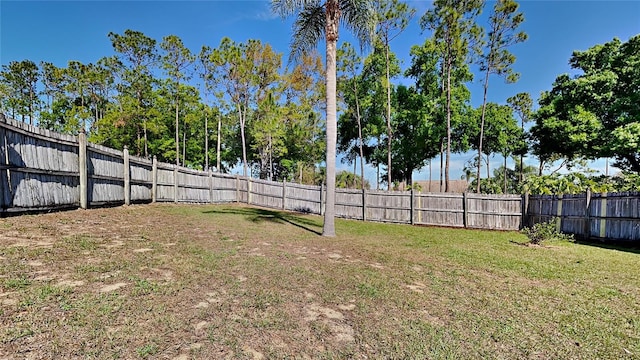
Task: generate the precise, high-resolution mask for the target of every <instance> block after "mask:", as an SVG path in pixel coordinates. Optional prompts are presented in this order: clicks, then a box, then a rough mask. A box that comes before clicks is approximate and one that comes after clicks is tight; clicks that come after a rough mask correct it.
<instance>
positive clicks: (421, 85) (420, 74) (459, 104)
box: [405, 38, 477, 191]
mask: <svg viewBox="0 0 640 360" xmlns="http://www.w3.org/2000/svg"><path fill="white" fill-rule="evenodd" d="M405 74H406V75H407V76H409V77H412V78H414V79H415V81H416V91H417V92H418V93H419V94H421V95H422V96H423V97H424V98H425V99H426V101H427V103H426V106H427V107H428V108H429V109H430V110H429V111H430V119H431V120H430V126H431V127H432V130H431V131H432V136H434V137H438V136H439V142H438V144H436V145H435V146H436V148H439V153H440V191H443V190H445V187H446V186H445V181H444V173H445V171H444V170H445V166H444V152H445V150H446V149H445V145H446V143H447V133H448V132H447V116H446V114H447V110H446V109H447V99H449V109H450V116H449V134H450V137H451V151H452V152H466V151H468V150H469V148H470V147H471V142H472V141H474V140H475V139H476V135H475V134H476V133H477V124H476V123H475V122H473V121H469V119H470V118H472V115H471V113H472V112H473V110H472V109H471V108H470V105H469V100H470V98H471V93H470V92H469V89H468V88H467V86H466V85H465V82H468V81H470V80H471V79H472V74H471V73H470V71H469V67H468V66H467V65H464V66H460V67H458V68H456V69H454V71H452V72H451V74H450V81H449V83H450V85H451V89H450V90H451V91H450V93H449V97H447V96H446V95H447V93H446V92H445V86H446V83H447V79H446V76H445V73H444V63H443V62H442V53H441V51H440V49H439V48H438V44H437V42H436V41H435V39H431V38H430V39H427V40H426V41H425V42H424V44H423V45H420V46H419V45H414V46H413V47H412V48H411V66H410V67H409V69H407V71H406V72H405ZM430 180H431V179H430Z"/></svg>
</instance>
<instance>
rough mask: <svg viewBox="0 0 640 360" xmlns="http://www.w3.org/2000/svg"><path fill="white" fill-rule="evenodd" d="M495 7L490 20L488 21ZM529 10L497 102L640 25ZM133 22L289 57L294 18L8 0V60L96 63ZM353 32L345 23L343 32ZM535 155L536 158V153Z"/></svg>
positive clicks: (610, 16) (621, 7)
mask: <svg viewBox="0 0 640 360" xmlns="http://www.w3.org/2000/svg"><path fill="white" fill-rule="evenodd" d="M409 3H410V4H411V6H413V7H414V8H416V9H417V13H416V16H415V17H414V19H413V21H412V23H411V24H410V26H409V27H408V28H407V29H406V31H405V32H404V33H403V34H402V35H401V36H399V37H398V38H397V39H395V40H394V42H392V44H391V47H392V50H393V51H394V52H395V53H396V54H397V56H398V57H399V58H400V59H401V60H402V61H403V64H402V67H403V69H404V68H406V67H407V66H409V64H410V57H409V50H410V48H411V46H413V45H419V44H422V43H423V42H424V40H425V38H426V37H427V36H429V34H428V33H422V32H421V30H420V27H419V25H418V20H419V18H420V16H421V15H422V14H424V12H425V10H427V9H428V8H429V7H430V6H431V2H430V1H409ZM488 5H489V6H490V5H492V2H489V4H488ZM488 9H489V7H487V8H486V10H485V15H484V16H483V17H482V18H481V21H485V20H486V13H487V12H488ZM520 9H521V11H522V12H523V13H524V15H525V22H524V24H523V25H522V27H521V29H522V30H524V31H525V32H527V34H528V35H529V40H528V41H527V42H525V43H522V44H518V45H516V46H514V47H512V49H511V50H512V52H513V53H514V54H515V55H516V57H517V61H516V63H515V65H514V69H515V70H516V71H517V72H519V73H520V74H521V78H520V81H519V82H517V83H516V84H505V83H504V81H503V80H502V79H500V78H497V77H492V78H491V79H490V83H489V84H490V87H489V93H488V98H489V101H493V102H497V103H505V101H506V99H507V98H508V97H509V96H512V95H514V94H516V93H518V92H529V93H530V94H531V95H532V97H533V98H534V99H537V97H538V95H539V94H540V92H541V91H544V90H549V89H550V88H551V84H552V82H553V80H554V79H555V78H556V76H558V75H560V74H562V73H571V72H572V70H571V69H570V68H569V65H568V60H569V57H570V56H571V53H572V52H573V51H574V50H586V49H588V48H589V47H591V46H593V45H596V44H600V43H604V42H607V41H610V40H611V39H613V38H614V37H618V38H620V39H621V40H623V41H626V40H627V39H629V37H631V36H633V35H636V34H639V33H640V1H585V0H582V1H577V0H576V1H573V0H565V1H537V0H523V1H520ZM126 29H133V30H138V31H142V32H143V33H145V34H146V35H148V36H150V37H152V38H154V39H156V40H158V42H159V41H161V40H162V37H164V36H166V35H171V34H173V35H177V36H179V37H180V38H182V40H183V41H184V43H185V45H186V46H187V47H189V48H190V49H191V50H192V51H193V52H198V51H199V50H200V48H201V47H202V45H208V46H211V47H216V46H218V44H219V43H220V40H221V39H222V38H223V37H225V36H228V37H230V38H231V39H233V40H234V41H246V40H247V39H252V38H253V39H260V40H261V41H262V42H268V43H270V44H271V45H272V46H273V47H274V48H275V49H276V50H277V51H280V52H282V53H284V54H285V56H286V54H287V53H288V50H289V39H290V35H291V20H290V19H289V20H282V19H280V18H278V17H276V16H274V15H273V14H271V12H270V10H269V2H268V1H242V0H240V1H237V0H236V1H179V2H178V1H157V0H156V1H126V0H122V1H88V0H86V1H53V0H50V1H30V0H22V1H12V0H1V1H0V62H1V63H2V64H8V63H9V62H10V61H14V60H18V61H19V60H23V59H30V60H32V61H35V62H40V61H49V62H53V63H54V64H56V65H57V66H66V64H67V62H68V61H70V60H78V61H81V62H84V63H88V62H95V61H97V60H98V59H100V58H101V57H103V56H110V55H113V50H112V48H111V44H110V42H109V39H108V38H107V34H108V33H109V32H116V33H122V32H124V30H126ZM350 40H351V37H350V36H349V35H348V34H347V33H346V32H345V31H343V32H342V33H341V41H350ZM319 48H320V49H321V48H322V46H320V47H319ZM474 70H477V68H474ZM476 78H477V79H479V78H480V77H479V76H477V77H476ZM396 83H403V84H407V85H408V84H410V80H408V79H397V81H396ZM470 89H471V92H472V104H473V105H474V106H478V105H480V104H481V101H482V84H481V83H480V81H479V80H475V81H474V82H473V83H471V84H470ZM472 156H473V155H472V154H463V155H456V156H454V158H453V162H452V165H451V166H452V167H451V170H452V178H460V175H461V170H462V167H463V166H464V163H465V162H466V161H467V160H469V159H471V158H472ZM492 161H493V164H495V165H499V163H501V162H502V160H501V159H500V158H496V159H493V160H492ZM437 162H438V161H434V169H433V170H434V171H433V176H434V179H435V178H437V177H438V176H439V175H438V174H439V172H438V170H439V169H438V168H437V166H436V163H437ZM530 163H531V164H535V163H536V162H535V161H534V159H531V160H530ZM340 166H342V167H344V168H351V169H352V167H351V166H347V165H340ZM592 167H593V168H595V169H598V170H602V169H603V168H604V161H603V160H601V161H597V162H595V163H593V165H592ZM427 177H428V168H425V169H423V171H421V172H416V173H415V174H414V178H415V179H418V180H423V179H426V178H427ZM367 178H369V180H370V181H375V171H374V170H373V169H368V170H367Z"/></svg>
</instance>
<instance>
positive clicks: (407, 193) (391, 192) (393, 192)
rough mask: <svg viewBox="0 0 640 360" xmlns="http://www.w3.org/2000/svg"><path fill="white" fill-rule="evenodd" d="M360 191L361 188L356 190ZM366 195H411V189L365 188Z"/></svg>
mask: <svg viewBox="0 0 640 360" xmlns="http://www.w3.org/2000/svg"><path fill="white" fill-rule="evenodd" d="M358 192H362V190H358ZM367 195H383V196H384V195H387V196H411V191H385V190H367Z"/></svg>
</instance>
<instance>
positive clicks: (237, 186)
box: [236, 174, 240, 203]
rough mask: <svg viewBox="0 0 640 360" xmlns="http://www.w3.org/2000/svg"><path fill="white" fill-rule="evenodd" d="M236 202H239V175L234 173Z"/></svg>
mask: <svg viewBox="0 0 640 360" xmlns="http://www.w3.org/2000/svg"><path fill="white" fill-rule="evenodd" d="M236 202H237V203H239V202H240V176H239V175H238V174H236Z"/></svg>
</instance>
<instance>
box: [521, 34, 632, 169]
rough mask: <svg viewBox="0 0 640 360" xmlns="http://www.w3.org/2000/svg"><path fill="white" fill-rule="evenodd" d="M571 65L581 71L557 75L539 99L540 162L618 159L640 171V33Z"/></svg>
mask: <svg viewBox="0 0 640 360" xmlns="http://www.w3.org/2000/svg"><path fill="white" fill-rule="evenodd" d="M569 63H570V64H571V67H572V68H574V69H577V70H580V71H581V73H579V74H578V75H575V76H573V77H571V76H569V75H567V74H563V75H560V76H558V77H557V78H556V80H555V82H554V83H553V88H552V89H551V90H550V91H548V92H544V93H543V94H542V95H541V97H540V99H539V101H538V102H539V105H540V108H539V110H538V111H537V112H536V114H535V116H534V118H535V121H536V124H535V125H534V126H533V127H532V129H531V133H532V137H533V138H534V141H535V143H534V153H535V154H536V155H538V156H539V157H540V160H541V162H546V161H549V160H551V159H553V158H554V157H556V158H557V157H563V158H565V159H567V160H569V161H571V160H574V159H577V158H581V157H584V158H587V159H595V158H599V157H614V158H615V159H616V163H615V165H616V166H617V167H620V168H621V169H624V170H629V171H632V172H636V173H637V172H640V152H639V151H638V149H640V93H639V92H638V88H639V87H640V35H636V36H633V37H631V38H630V39H629V40H628V41H627V42H625V43H623V42H621V41H620V40H619V39H617V38H616V39H613V40H612V41H610V42H607V43H605V44H600V45H596V46H594V47H592V48H590V49H588V50H586V51H575V52H574V53H573V55H572V56H571V59H570V60H569Z"/></svg>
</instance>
